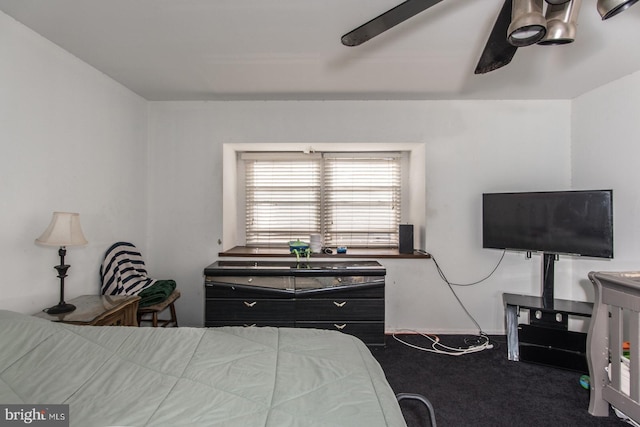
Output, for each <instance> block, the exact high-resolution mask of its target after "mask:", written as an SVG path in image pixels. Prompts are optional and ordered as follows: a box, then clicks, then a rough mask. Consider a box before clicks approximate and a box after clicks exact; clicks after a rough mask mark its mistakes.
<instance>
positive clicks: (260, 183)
mask: <svg viewBox="0 0 640 427" xmlns="http://www.w3.org/2000/svg"><path fill="white" fill-rule="evenodd" d="M243 158H244V159H245V189H246V191H245V197H246V227H245V230H246V245H247V246H256V247H260V246H262V247H270V246H282V245H288V242H289V241H290V240H296V239H300V240H305V241H308V239H309V235H310V234H314V233H320V218H321V215H320V199H321V197H320V196H321V194H320V185H321V179H320V169H321V158H320V157H319V156H305V157H303V158H301V157H299V156H293V155H289V156H284V157H282V155H281V156H280V157H278V156H273V155H268V154H265V155H257V154H254V155H250V154H245V155H243Z"/></svg>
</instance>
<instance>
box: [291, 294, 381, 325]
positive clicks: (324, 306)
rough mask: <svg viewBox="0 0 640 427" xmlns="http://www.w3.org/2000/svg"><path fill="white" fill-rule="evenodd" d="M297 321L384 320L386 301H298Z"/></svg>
mask: <svg viewBox="0 0 640 427" xmlns="http://www.w3.org/2000/svg"><path fill="white" fill-rule="evenodd" d="M296 320H332V321H333V320H384V300H382V299H370V298H364V299H298V300H296Z"/></svg>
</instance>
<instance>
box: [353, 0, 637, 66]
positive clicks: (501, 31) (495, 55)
mask: <svg viewBox="0 0 640 427" xmlns="http://www.w3.org/2000/svg"><path fill="white" fill-rule="evenodd" d="M441 1H442V0H406V1H404V2H403V3H400V4H399V5H398V6H396V7H394V8H392V9H390V10H388V11H386V12H384V13H382V14H381V15H379V16H377V17H376V18H373V19H372V20H370V21H369V22H367V23H365V24H363V25H361V26H359V27H358V28H356V29H354V30H352V31H350V32H348V33H347V34H345V35H343V36H342V39H341V40H342V44H343V45H345V46H358V45H360V44H362V43H364V42H366V41H367V40H370V39H372V38H373V37H376V36H378V35H380V34H382V33H384V32H385V31H387V30H389V29H390V28H393V27H395V26H396V25H398V24H400V23H402V22H404V21H406V20H407V19H409V18H411V17H413V16H415V15H417V14H419V13H421V12H423V11H425V10H427V9H429V8H430V7H432V6H435V5H436V4H438V3H440V2H441ZM637 1H638V0H597V9H598V12H599V13H600V16H601V17H602V19H603V20H604V19H609V18H611V17H612V16H615V15H617V14H618V13H620V12H622V11H623V10H626V9H627V8H628V7H630V6H632V5H633V4H635V3H636V2H637ZM545 3H546V6H545ZM581 3H582V0H505V2H504V4H503V6H502V8H501V9H500V12H499V14H498V17H497V19H496V22H495V24H494V26H493V29H492V30H491V33H490V34H489V38H488V39H487V43H486V45H485V47H484V50H483V51H482V55H481V56H480V60H479V61H478V64H477V65H476V69H475V71H474V72H475V74H484V73H488V72H490V71H493V70H497V69H498V68H501V67H504V66H505V65H507V64H509V63H510V62H511V60H512V59H513V56H514V55H515V53H516V51H517V50H518V48H519V47H524V46H529V45H532V44H541V45H558V44H566V43H571V42H572V41H573V40H574V38H575V32H576V21H577V18H578V12H579V10H580V5H581ZM543 11H544V13H543Z"/></svg>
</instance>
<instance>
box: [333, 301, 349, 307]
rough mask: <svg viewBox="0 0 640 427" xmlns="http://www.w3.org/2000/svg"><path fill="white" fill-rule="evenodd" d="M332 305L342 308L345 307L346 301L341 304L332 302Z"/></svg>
mask: <svg viewBox="0 0 640 427" xmlns="http://www.w3.org/2000/svg"><path fill="white" fill-rule="evenodd" d="M333 303H334V304H335V305H336V307H338V308H341V307H344V305H345V304H346V303H347V302H346V301H342V302H337V301H334V302H333Z"/></svg>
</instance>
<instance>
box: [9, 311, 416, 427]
mask: <svg viewBox="0 0 640 427" xmlns="http://www.w3.org/2000/svg"><path fill="white" fill-rule="evenodd" d="M0 349H1V351H0V404H33V405H37V404H68V405H69V421H70V425H71V426H82V427H89V426H112V425H117V426H154V427H155V426H181V425H182V426H186V425H188V426H207V427H211V426H225V427H233V426H238V427H240V426H242V427H250V426H274V427H275V426H278V427H279V426H314V427H316V426H317V427H337V426H354V427H361V426H367V427H375V426H405V425H406V424H405V421H404V419H403V417H402V413H401V411H400V407H399V405H398V401H397V399H396V396H395V395H394V393H393V391H392V390H391V388H390V386H389V384H388V383H387V381H386V378H385V376H384V373H383V371H382V369H381V367H380V365H379V364H378V362H377V361H376V360H375V359H374V358H373V356H372V355H371V353H370V351H369V350H368V348H367V347H366V346H365V345H364V344H363V343H362V342H361V341H360V340H358V339H357V338H354V337H352V336H350V335H346V334H343V333H340V332H336V331H325V330H316V329H287V328H281V329H278V328H242V327H222V328H173V329H164V328H133V327H128V328H127V327H113V326H76V325H67V324H62V323H54V322H49V321H47V320H44V319H40V318H36V317H33V316H28V315H25V314H19V313H14V312H11V311H3V310H0Z"/></svg>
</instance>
